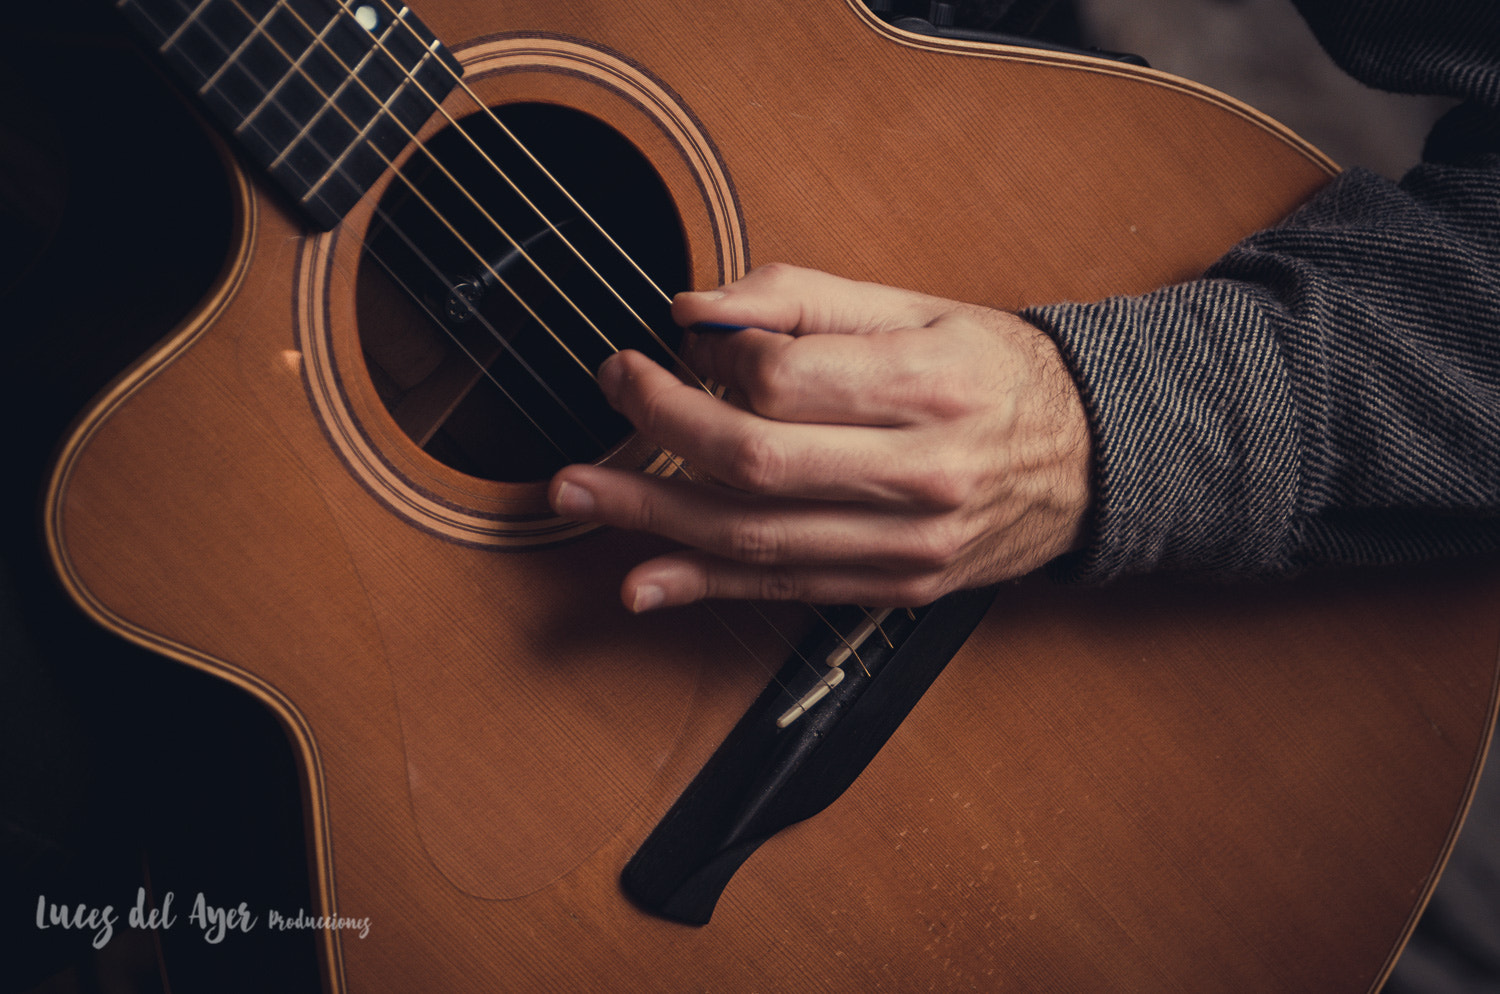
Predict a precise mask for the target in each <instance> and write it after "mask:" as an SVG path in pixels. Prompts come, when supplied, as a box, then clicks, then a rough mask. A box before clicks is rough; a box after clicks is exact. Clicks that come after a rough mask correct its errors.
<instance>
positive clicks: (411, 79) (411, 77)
mask: <svg viewBox="0 0 1500 994" xmlns="http://www.w3.org/2000/svg"><path fill="white" fill-rule="evenodd" d="M235 2H236V3H238V0H235ZM344 9H345V12H346V13H347V10H348V8H347V7H345V8H344ZM292 16H293V17H295V18H297V20H298V21H302V18H301V16H300V15H299V14H297V13H296V12H295V11H293V12H292ZM303 23H304V25H305V22H303ZM356 23H357V22H356ZM403 23H405V22H404V21H403ZM308 30H309V31H310V30H311V29H310V28H309V29H308ZM437 44H438V43H437V40H436V39H434V40H433V42H432V44H431V45H429V46H427V47H428V51H427V52H426V53H424V54H423V56H422V59H421V60H419V61H418V63H417V64H416V66H415V68H414V70H407V69H405V68H404V67H403V66H402V64H401V62H400V60H398V59H397V58H396V57H395V55H394V54H392V53H391V52H390V51H389V50H387V49H385V48H384V46H381V48H382V50H383V51H385V53H386V55H387V56H388V57H389V58H390V60H391V61H392V62H393V63H394V64H395V65H396V67H397V68H398V69H401V70H402V71H403V73H404V74H405V76H406V81H405V82H403V83H402V84H401V86H400V87H399V88H398V91H397V92H400V90H402V89H404V88H405V87H406V85H407V84H408V83H412V84H415V85H416V88H417V89H419V90H421V91H422V93H423V95H424V96H426V97H427V99H428V100H429V102H430V103H431V104H432V105H433V107H434V108H436V109H438V110H439V111H440V112H441V113H443V116H444V117H447V119H448V120H449V121H450V122H452V123H453V125H454V127H456V128H458V129H459V132H460V133H461V134H463V135H464V137H465V138H466V139H467V140H468V141H469V143H470V144H471V145H474V146H475V147H476V148H477V147H478V143H477V142H475V141H474V140H473V138H472V137H471V136H469V134H468V133H467V132H464V131H463V129H462V128H459V126H458V123H457V122H456V121H453V119H452V118H451V117H448V115H447V112H446V111H443V110H442V108H441V107H440V106H439V104H438V102H437V101H436V100H435V99H433V98H432V95H431V94H430V93H428V91H427V89H426V88H425V87H424V86H422V83H421V81H420V80H418V79H417V78H416V76H415V74H414V73H415V72H420V71H421V68H422V66H423V65H424V64H425V63H426V61H427V60H428V58H429V57H430V56H431V54H432V51H431V50H432V48H434V47H435V46H436V45H437ZM329 51H330V54H331V55H332V56H333V58H334V59H335V60H337V61H338V62H339V63H340V64H341V65H343V59H342V58H340V57H339V55H338V53H336V52H333V51H332V49H330V50H329ZM345 68H346V69H347V68H348V67H347V66H345ZM351 79H353V80H354V81H355V82H357V83H358V84H359V85H360V86H361V87H364V88H365V90H366V92H368V91H369V87H368V86H366V84H365V83H364V81H363V80H360V79H358V77H351ZM371 96H372V97H373V94H371ZM394 96H395V95H394V94H393V95H392V99H394ZM388 103H389V100H388V101H387V104H388ZM333 106H334V108H335V109H337V105H336V104H334V105H333ZM340 113H342V111H340ZM388 116H389V117H390V119H391V120H393V121H395V122H396V124H397V125H398V126H399V127H400V128H401V130H402V131H404V132H406V134H407V137H408V138H410V139H411V140H412V141H413V142H414V143H416V144H417V147H419V148H421V149H422V151H423V154H425V155H426V156H427V158H428V160H429V161H430V162H431V163H432V164H433V165H434V166H436V167H437V168H438V170H439V171H441V172H442V174H443V175H444V176H445V177H446V178H447V179H448V181H449V182H450V183H452V184H453V186H454V188H455V189H457V190H458V191H459V193H461V194H462V195H463V196H464V198H465V199H467V200H468V201H469V203H471V204H473V205H474V208H475V209H476V210H477V211H479V213H480V214H481V215H483V217H484V219H485V221H487V222H488V223H489V225H490V226H491V227H493V228H494V229H495V230H496V231H497V232H499V233H500V235H501V237H503V238H504V239H505V240H506V241H507V242H509V243H510V244H511V247H512V248H514V249H515V251H516V252H517V253H519V254H520V256H521V258H523V259H525V260H526V261H527V262H528V263H530V264H531V267H532V268H533V269H534V270H536V272H537V275H539V276H541V278H542V279H544V280H545V281H546V282H547V285H548V286H550V287H552V289H553V290H555V291H556V292H557V294H558V296H559V297H561V298H562V299H563V301H564V302H566V303H567V305H568V306H569V307H571V308H572V309H573V312H574V313H575V314H577V315H578V316H579V317H580V318H582V319H583V321H584V323H585V324H587V325H588V326H589V327H590V328H592V329H593V331H594V333H595V334H596V335H598V336H599V339H600V340H601V341H603V342H604V344H605V346H606V347H608V348H609V350H610V351H611V352H619V351H620V349H619V347H618V346H617V345H615V343H614V342H612V341H610V339H609V336H608V335H606V334H605V333H604V331H603V329H601V328H600V327H599V326H598V325H597V324H595V323H594V321H593V319H591V318H590V317H589V316H588V315H587V314H585V313H584V312H583V309H582V308H580V307H579V306H578V304H577V302H576V301H574V300H573V298H572V297H570V296H569V295H568V294H567V293H566V291H564V290H563V289H562V287H560V286H558V285H557V283H556V282H555V281H554V280H553V279H552V277H551V276H550V275H548V273H547V271H546V270H545V269H544V268H543V267H542V266H541V265H540V264H539V263H538V262H537V261H536V260H535V259H534V258H532V256H531V254H530V253H529V252H527V251H526V249H525V247H524V246H523V245H521V243H520V242H518V241H516V239H515V238H514V237H513V236H512V235H511V234H510V232H509V231H507V230H506V229H505V227H504V226H503V225H501V224H500V223H499V222H498V221H496V220H495V218H494V217H493V215H491V214H490V212H489V211H488V210H487V209H485V207H484V205H483V204H481V203H480V202H479V201H478V199H476V198H475V197H474V195H473V194H472V193H470V192H469V190H468V189H467V188H466V187H465V186H464V185H463V184H462V183H460V182H459V181H458V179H457V178H456V177H455V176H454V175H453V174H452V173H451V172H449V170H448V168H447V166H445V165H444V164H443V163H442V161H441V160H440V159H438V158H437V157H436V156H434V155H433V154H432V152H431V150H430V149H428V148H427V147H426V146H424V145H422V144H421V143H420V142H417V136H416V134H415V133H413V132H412V131H411V129H410V128H408V127H407V126H406V125H405V124H404V123H402V122H401V121H400V120H399V119H397V118H395V117H394V116H393V115H388ZM373 124H374V122H373V121H372V122H371V125H373ZM368 127H369V126H367V128H366V130H368ZM370 147H372V148H373V147H375V146H374V145H373V144H372V145H371V146H370ZM347 154H348V153H347V152H346V153H345V155H347ZM380 154H381V157H382V158H385V155H384V153H383V152H382V153H380ZM481 154H483V151H482V150H481ZM340 158H341V159H342V158H343V156H341V157H340ZM485 159H486V161H488V162H489V163H490V165H491V167H493V168H495V170H496V172H497V173H499V174H500V175H501V176H502V177H503V178H505V179H506V180H507V182H509V177H505V174H504V173H503V172H502V171H501V170H500V169H499V167H498V166H495V164H494V162H493V161H492V160H489V158H488V156H485ZM321 182H322V181H321V180H320V181H319V184H318V185H321ZM409 185H410V184H409ZM511 187H512V189H515V184H513V183H512V184H511ZM314 189H316V187H315V188H314ZM412 192H413V193H415V194H416V196H417V197H419V198H421V199H422V200H423V202H424V203H425V202H426V198H425V197H424V196H423V194H422V193H421V192H420V191H419V190H416V189H415V187H414V186H413V191H412ZM308 196H311V193H309V194H308ZM303 199H304V200H306V199H307V198H306V197H304V198H303ZM433 213H434V214H437V213H438V211H437V210H436V208H433ZM542 220H543V221H544V222H546V221H547V219H546V218H545V217H542ZM444 223H445V224H447V223H448V222H447V221H446V220H445V221H444ZM548 227H549V228H553V230H554V231H555V230H556V228H555V227H554V226H553V225H551V223H550V222H548ZM449 229H450V231H452V232H453V234H454V237H456V238H459V240H460V241H463V240H464V239H463V237H462V236H461V235H459V234H458V232H457V231H456V230H454V229H453V228H452V226H451V225H449ZM559 237H561V236H559ZM465 247H468V246H467V242H465ZM470 251H471V252H473V254H474V255H475V256H476V257H479V253H478V252H477V251H474V250H472V249H471V250H470ZM480 262H481V264H482V265H484V267H485V268H486V269H487V270H489V272H490V274H491V275H493V276H494V277H495V278H496V279H497V280H499V279H500V274H499V273H497V272H495V270H494V268H493V267H492V266H490V265H489V263H488V262H486V261H485V260H484V259H483V258H480ZM589 268H590V270H591V271H593V267H589ZM594 272H595V275H598V273H597V271H594ZM502 282H503V281H502ZM605 286H606V287H609V284H608V283H607V282H606V283H605ZM611 289H612V288H611ZM618 296H619V295H618V294H616V297H617V299H618ZM622 303H623V301H622ZM522 306H523V307H525V308H526V309H527V311H528V312H530V313H531V314H532V316H533V317H536V318H537V321H538V322H539V323H542V324H543V326H544V327H545V322H542V321H541V318H540V317H537V315H536V314H535V312H534V311H532V310H531V307H530V306H529V305H527V304H525V303H522ZM626 306H627V309H629V305H626ZM632 313H634V312H633V311H632ZM637 317H639V316H637ZM642 323H643V324H644V322H642ZM647 329H648V330H650V326H649V325H647ZM549 331H550V329H549ZM653 337H654V333H653ZM553 338H554V339H555V340H556V341H557V344H558V345H559V346H560V347H561V348H562V349H563V351H565V352H567V353H568V355H569V356H571V357H572V358H573V361H574V362H577V363H578V364H579V365H580V366H583V368H584V369H585V371H587V372H588V373H589V375H590V376H593V371H592V370H589V369H588V367H587V366H584V364H583V362H582V360H580V359H579V358H578V356H577V355H576V354H575V353H574V352H573V350H572V349H570V348H568V346H567V345H566V344H565V343H564V342H563V341H562V339H560V338H558V337H557V336H556V335H553ZM657 341H658V342H660V341H661V339H660V338H658V339H657ZM662 344H663V345H664V346H665V343H662ZM667 354H668V355H672V356H673V358H676V355H675V354H674V353H673V352H672V350H671V349H667ZM678 361H679V362H681V360H680V359H679V360H678ZM684 365H685V364H684ZM699 384H700V385H702V381H701V380H700V381H699ZM705 389H707V388H706V387H705Z"/></svg>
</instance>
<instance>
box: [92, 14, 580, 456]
mask: <svg viewBox="0 0 1500 994" xmlns="http://www.w3.org/2000/svg"><path fill="white" fill-rule="evenodd" d="M129 2H131V0H119V5H121V6H123V5H124V4H125V3H129ZM206 2H208V0H202V2H200V3H199V5H198V7H197V8H195V9H194V11H193V13H192V14H191V15H190V16H196V13H197V11H200V10H201V9H202V8H203V6H204V4H205V3H206ZM179 5H180V4H179ZM277 5H278V6H279V5H280V0H278V4H277ZM236 6H239V5H238V4H236ZM136 7H137V9H138V10H140V11H141V13H142V14H143V15H144V16H145V17H146V18H147V19H148V20H150V21H151V22H152V24H153V25H154V26H155V27H156V28H157V30H158V31H160V30H161V26H160V24H158V23H157V22H156V20H155V18H154V17H152V15H151V14H150V12H148V11H146V10H145V8H144V7H142V6H140V5H139V4H138V3H137V5H136ZM240 12H241V13H245V11H244V9H243V8H242V7H241V8H240ZM186 26H187V25H186V23H185V24H184V25H183V28H185V27H186ZM183 28H179V29H178V30H177V31H175V32H173V33H172V34H171V35H170V36H168V42H170V41H171V39H172V38H175V37H176V36H177V35H179V34H181V31H182V30H183ZM200 29H201V30H203V32H204V33H205V34H206V35H207V36H208V37H209V38H211V39H212V40H213V42H214V43H215V44H216V45H218V46H219V48H220V50H221V51H225V52H227V51H229V47H228V46H227V45H226V44H225V43H224V41H223V40H222V39H221V38H219V37H218V35H217V34H215V33H214V31H213V30H212V29H211V28H209V27H208V26H207V25H200ZM163 34H166V32H163ZM161 47H162V49H165V48H167V47H168V43H163V45H162V46H161ZM283 55H284V53H283ZM183 57H184V58H186V59H188V61H189V62H192V63H193V67H194V68H195V69H198V71H200V72H201V71H202V70H201V68H200V67H198V66H197V64H196V62H195V61H194V60H193V59H192V57H191V56H189V55H187V54H186V53H183ZM296 68H297V71H298V72H299V73H301V74H302V75H303V78H305V79H306V78H307V76H306V72H305V70H302V69H301V68H300V60H299V64H298V65H297V66H296ZM246 75H247V76H248V77H249V78H250V79H251V80H252V81H253V82H254V83H255V84H256V85H257V86H259V87H260V88H261V89H262V90H266V87H265V86H264V84H262V83H261V81H260V80H259V79H258V78H256V77H255V76H254V75H252V74H248V73H247V74H246ZM308 82H309V83H312V80H310V79H308ZM313 86H314V88H315V89H318V90H319V93H320V94H321V93H322V91H321V88H319V87H317V86H316V84H315V83H313ZM268 92H269V91H268ZM324 96H325V97H326V95H324ZM272 105H273V106H277V107H279V108H280V109H282V110H283V111H285V108H284V107H281V105H280V103H279V101H277V100H274V99H273V100H272ZM249 123H250V122H249V121H248V120H247V121H246V122H243V123H242V125H241V128H240V129H236V130H242V129H243V127H244V124H249ZM252 131H254V132H255V133H257V134H259V135H260V137H262V138H266V136H265V134H264V133H263V132H261V130H260V127H259V126H258V125H252ZM266 140H268V141H269V139H266ZM307 140H308V141H310V142H311V143H312V144H313V145H314V146H315V147H316V148H317V149H318V151H319V152H320V153H322V154H323V155H325V156H328V158H329V159H330V161H335V160H334V159H333V157H332V156H331V155H329V153H328V150H327V149H326V148H323V146H322V143H321V142H320V141H319V140H318V139H317V138H316V136H313V135H309V136H308V139H307ZM377 152H378V150H377ZM289 168H291V169H292V171H293V172H294V173H295V174H296V175H297V178H298V179H299V180H305V179H306V177H304V176H303V175H302V174H301V171H300V170H299V169H298V168H297V167H296V166H295V165H289ZM338 171H339V173H340V175H342V176H344V177H345V178H346V179H348V178H349V176H348V173H347V171H346V170H345V167H344V166H342V165H339V166H338ZM375 210H376V213H377V214H379V216H380V218H381V220H382V221H384V222H385V223H386V225H387V227H388V229H389V230H391V231H393V232H395V233H396V234H397V235H398V236H399V237H401V238H402V240H403V241H405V242H406V243H407V244H408V245H411V246H414V244H415V243H413V242H412V241H411V239H410V238H408V237H407V236H406V234H405V232H403V231H401V229H400V227H399V226H398V225H397V224H396V223H395V219H394V218H392V217H391V216H390V215H389V214H387V213H386V212H385V211H384V209H382V208H381V207H379V205H376V208H375ZM364 249H365V251H366V252H369V253H370V254H371V256H372V257H375V258H376V261H377V262H378V263H380V264H381V266H382V268H387V267H386V265H385V263H384V261H383V260H381V259H380V258H379V257H378V255H377V253H375V251H374V249H373V248H372V247H371V246H370V245H369V244H368V243H366V244H365V245H364ZM417 254H418V255H419V258H420V259H421V261H422V262H423V263H424V264H425V265H426V266H427V267H428V268H429V270H430V271H431V272H432V273H433V275H434V276H437V277H438V278H439V279H441V278H442V276H443V274H442V272H441V271H440V270H439V269H438V268H437V267H436V265H435V264H434V263H433V262H432V261H431V260H430V259H428V258H427V257H426V256H425V255H423V254H421V253H420V252H418V253H417ZM413 299H414V301H415V302H416V303H417V304H418V306H421V307H423V308H424V309H426V305H425V304H422V303H421V300H420V297H419V296H414V297H413ZM521 303H522V306H523V307H524V306H525V304H524V301H522V302H521ZM465 305H466V306H467V307H468V308H469V311H470V314H471V315H472V316H473V317H475V318H477V319H478V320H479V321H480V323H481V324H483V325H484V327H485V328H486V330H487V331H488V332H489V333H490V335H491V337H493V338H494V339H495V341H496V342H498V343H499V344H500V345H501V346H502V347H503V348H504V349H505V350H506V351H507V352H509V353H510V355H511V356H512V358H514V359H515V360H516V362H517V363H518V364H519V365H520V366H521V367H522V368H523V369H525V370H526V371H527V373H528V374H529V375H530V376H531V377H532V378H533V379H534V380H535V381H536V382H537V384H538V385H539V386H540V387H541V388H542V389H543V390H544V391H545V392H546V393H547V394H548V395H549V396H550V397H551V398H552V399H553V400H554V401H555V402H556V403H557V404H558V405H559V407H560V408H561V409H562V410H563V411H564V413H565V414H566V415H567V416H568V417H569V418H570V419H571V420H572V421H573V422H574V423H575V424H577V425H578V426H579V427H580V428H581V429H582V430H583V431H584V432H585V433H586V434H589V435H590V438H591V439H592V440H593V441H594V443H595V444H596V445H602V443H600V442H599V440H598V439H597V438H593V435H592V432H590V431H589V429H588V426H587V425H586V424H585V423H584V421H583V420H582V419H581V418H579V416H578V415H577V413H576V412H575V411H573V409H572V408H571V407H570V406H569V405H568V404H567V403H566V402H565V401H564V400H563V399H562V398H561V397H559V396H558V395H557V394H556V392H555V391H553V390H552V388H551V385H550V384H549V383H548V382H547V380H546V378H545V377H542V376H541V375H540V374H539V373H537V372H536V371H535V370H534V369H533V368H532V367H531V365H530V364H529V363H528V362H527V361H526V358H525V357H524V356H523V355H522V354H521V353H520V352H519V351H518V350H517V349H516V348H515V346H514V345H512V344H511V343H510V342H509V341H508V340H507V339H506V338H505V337H504V336H503V335H502V334H501V333H500V331H499V329H497V328H495V327H494V325H493V324H492V323H491V322H490V321H489V320H488V319H487V318H486V317H485V316H484V315H483V314H481V313H479V312H478V311H477V309H475V308H474V307H473V306H472V305H471V304H469V303H468V302H467V301H465ZM429 314H431V312H430V310H429ZM434 317H435V316H434ZM435 323H436V324H437V325H438V326H439V327H440V328H442V329H443V331H444V332H445V333H447V334H448V336H449V338H451V339H453V342H454V344H455V345H456V346H457V347H458V348H459V349H460V350H461V351H463V352H464V353H465V354H466V355H468V356H469V358H470V361H472V362H475V364H476V365H477V366H478V367H479V369H480V371H481V372H482V373H483V375H484V376H485V378H486V379H487V380H488V381H489V382H490V383H491V384H492V385H493V386H495V388H496V389H497V390H499V392H500V393H501V394H502V395H503V396H504V397H505V398H506V399H507V400H509V401H510V402H511V404H512V405H513V406H514V407H515V408H516V409H517V411H519V412H520V414H521V415H522V416H523V417H525V418H526V419H527V420H528V421H532V422H533V423H535V419H534V418H533V416H532V415H531V413H530V412H529V411H527V410H526V407H525V405H523V404H521V403H520V402H519V401H517V400H516V398H515V397H514V396H513V395H512V394H511V393H510V392H509V391H507V390H506V389H505V387H504V386H503V385H502V384H501V383H500V382H499V381H498V380H497V379H496V378H495V376H494V375H493V373H492V372H491V371H490V370H489V368H488V367H487V366H485V364H483V363H480V362H478V361H477V359H476V358H475V357H474V356H472V354H471V353H470V352H469V350H468V349H467V348H466V347H465V346H464V345H463V343H462V341H460V340H458V338H457V336H456V335H455V334H454V333H453V332H452V331H451V330H450V329H448V328H447V326H446V325H445V324H443V322H441V321H440V320H439V321H436V322H435ZM541 434H542V435H543V437H544V438H547V439H548V441H549V442H550V443H551V444H552V445H553V447H554V448H557V449H558V452H559V454H560V455H562V456H563V457H564V458H573V457H572V456H571V455H570V454H569V453H567V452H566V451H564V450H563V449H562V447H561V446H559V445H558V444H557V443H556V441H555V440H553V439H551V438H550V437H549V436H548V435H547V433H546V432H545V431H542V432H541Z"/></svg>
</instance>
